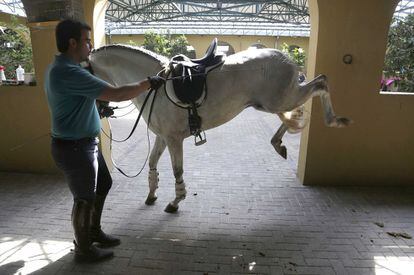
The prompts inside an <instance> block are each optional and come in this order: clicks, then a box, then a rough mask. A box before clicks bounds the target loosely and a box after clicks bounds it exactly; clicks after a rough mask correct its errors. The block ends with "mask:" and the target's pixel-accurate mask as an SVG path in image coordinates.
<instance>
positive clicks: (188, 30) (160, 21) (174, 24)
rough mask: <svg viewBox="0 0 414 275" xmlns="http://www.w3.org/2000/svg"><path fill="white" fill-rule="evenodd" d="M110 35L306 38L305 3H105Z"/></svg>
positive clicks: (147, 0) (146, 0) (296, 0)
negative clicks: (153, 31)
mask: <svg viewBox="0 0 414 275" xmlns="http://www.w3.org/2000/svg"><path fill="white" fill-rule="evenodd" d="M109 2H110V5H109V7H108V10H107V12H106V16H107V28H106V29H107V32H108V33H110V34H132V33H134V34H140V33H144V32H145V31H147V30H151V29H154V30H157V31H158V32H161V33H166V32H168V33H172V34H173V33H184V34H221V35H225V34H228V35H271V36H276V35H284V36H309V29H310V24H309V11H308V0H272V1H263V0H255V1H252V0H175V1H171V0H109Z"/></svg>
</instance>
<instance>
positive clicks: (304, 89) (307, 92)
mask: <svg viewBox="0 0 414 275" xmlns="http://www.w3.org/2000/svg"><path fill="white" fill-rule="evenodd" d="M299 91H300V94H301V96H302V97H303V98H302V99H303V103H304V102H306V101H307V100H308V99H309V98H311V97H313V96H317V95H319V96H320V98H321V103H322V107H323V111H324V119H325V124H326V125H327V126H329V127H345V126H348V125H349V124H350V123H351V122H352V121H351V120H350V119H348V118H345V117H339V116H337V115H335V112H334V110H333V107H332V101H331V96H330V94H329V90H328V84H327V81H326V76H324V75H319V76H318V77H316V78H315V79H313V80H312V81H310V82H308V83H306V84H304V85H300V86H299Z"/></svg>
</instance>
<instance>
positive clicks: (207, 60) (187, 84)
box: [169, 38, 224, 108]
mask: <svg viewBox="0 0 414 275" xmlns="http://www.w3.org/2000/svg"><path fill="white" fill-rule="evenodd" d="M216 51H217V38H215V39H214V40H213V42H211V44H210V46H209V47H208V49H207V51H206V54H205V55H204V57H202V58H199V59H190V58H188V57H187V56H185V55H183V54H179V55H176V56H174V57H172V58H171V60H170V63H169V69H170V73H171V75H170V77H171V78H172V84H173V90H174V95H173V96H175V98H176V100H174V102H175V103H176V104H177V105H179V106H180V107H183V108H187V107H190V106H191V105H193V104H195V105H196V106H197V107H199V106H200V105H201V103H202V101H203V100H204V99H205V97H206V94H207V93H206V77H207V74H208V72H210V71H211V70H213V69H215V68H217V67H219V66H221V65H222V64H223V63H224V55H221V54H220V55H218V54H216Z"/></svg>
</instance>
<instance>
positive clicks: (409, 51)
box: [384, 14, 414, 92]
mask: <svg viewBox="0 0 414 275" xmlns="http://www.w3.org/2000/svg"><path fill="white" fill-rule="evenodd" d="M384 73H385V76H386V77H397V78H398V79H399V80H398V90H399V92H414V14H410V15H408V16H407V17H405V19H404V20H402V21H398V22H393V24H391V27H390V31H389V33H388V45H387V53H386V56H385V72H384Z"/></svg>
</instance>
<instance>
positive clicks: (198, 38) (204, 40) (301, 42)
mask: <svg viewBox="0 0 414 275" xmlns="http://www.w3.org/2000/svg"><path fill="white" fill-rule="evenodd" d="M186 37H187V40H188V43H189V44H190V45H191V46H193V47H194V49H195V51H196V56H197V58H200V57H202V56H203V55H204V53H205V52H206V50H207V48H208V46H209V45H210V43H211V41H212V40H213V39H214V37H217V38H218V39H219V40H220V41H225V42H227V43H229V44H230V45H231V46H233V48H234V50H235V51H236V52H239V51H243V50H246V49H247V48H248V47H250V46H251V45H252V44H255V43H261V44H263V45H265V46H267V47H268V48H277V49H280V48H281V47H282V45H283V43H287V44H288V45H297V46H299V47H301V48H303V49H304V50H305V52H306V53H307V52H308V44H309V42H308V41H309V38H308V37H284V36H280V37H271V36H240V35H186ZM107 41H108V43H113V44H116V43H119V44H126V43H127V42H129V41H134V42H135V43H137V44H138V45H142V43H143V42H144V37H143V35H112V36H110V37H107Z"/></svg>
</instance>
